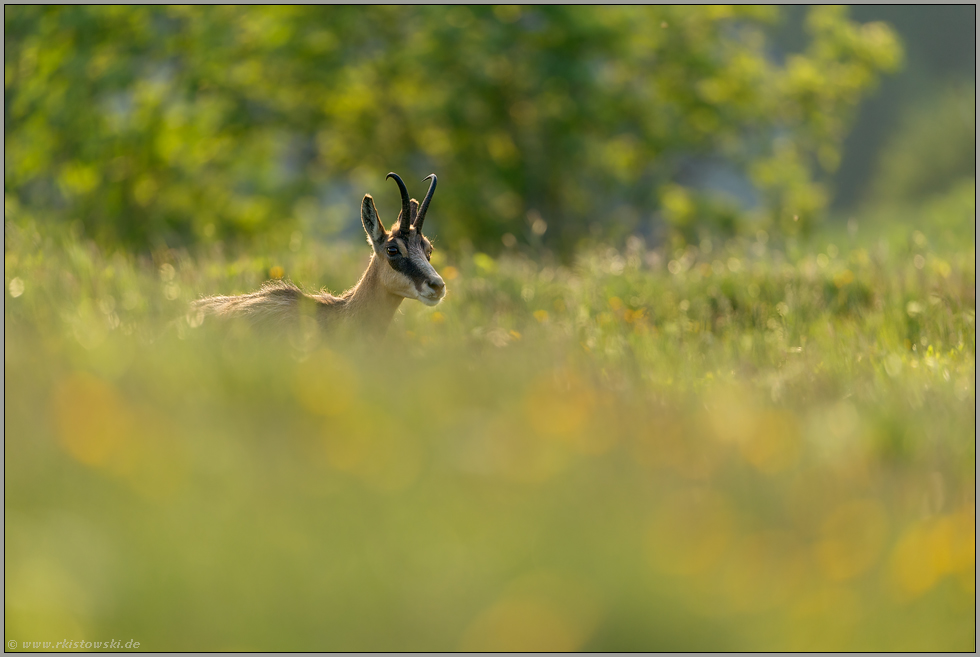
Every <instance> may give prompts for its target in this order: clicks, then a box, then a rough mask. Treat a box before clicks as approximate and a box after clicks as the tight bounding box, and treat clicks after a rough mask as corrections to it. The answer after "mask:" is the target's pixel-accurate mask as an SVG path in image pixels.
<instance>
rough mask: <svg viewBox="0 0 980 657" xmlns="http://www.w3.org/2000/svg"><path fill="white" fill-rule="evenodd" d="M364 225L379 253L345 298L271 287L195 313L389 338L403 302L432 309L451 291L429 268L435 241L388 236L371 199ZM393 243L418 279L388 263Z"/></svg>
mask: <svg viewBox="0 0 980 657" xmlns="http://www.w3.org/2000/svg"><path fill="white" fill-rule="evenodd" d="M411 206H412V207H411V209H412V215H413V216H414V214H415V212H416V211H417V208H418V202H417V201H415V199H412V200H411ZM400 218H401V217H400V216H399V219H400ZM361 221H362V222H363V224H364V230H365V232H366V233H367V235H368V242H369V243H370V244H371V246H372V248H373V250H374V253H372V254H371V260H370V262H369V263H368V266H367V269H366V270H365V272H364V275H363V276H361V279H360V280H359V281H358V282H357V284H356V285H355V286H354V287H352V288H350V289H349V290H347V291H346V292H344V293H343V294H341V295H340V296H339V297H337V296H333V295H331V294H329V293H327V292H324V291H321V292H317V293H307V292H303V291H302V290H301V289H300V288H298V287H296V286H295V285H293V284H292V283H289V282H284V281H269V282H267V283H265V284H263V285H262V287H261V289H259V290H258V291H257V292H252V293H250V294H241V295H237V296H213V297H206V298H204V299H199V300H197V301H195V302H194V303H193V308H194V309H196V310H198V311H201V312H203V313H205V315H210V316H213V317H216V318H222V319H230V318H238V319H242V320H245V321H246V322H248V323H249V324H250V325H252V326H255V327H256V328H265V329H270V330H283V329H288V328H290V327H293V326H296V325H297V324H299V322H300V321H301V320H302V318H303V317H304V316H305V317H311V318H313V319H315V321H316V323H317V325H319V327H320V328H321V329H325V330H329V331H331V332H333V331H337V330H340V331H343V332H345V333H354V334H371V335H383V334H384V333H385V331H386V330H387V328H388V325H389V324H390V323H391V320H392V318H393V317H394V315H395V311H396V310H398V306H399V305H401V302H402V299H405V298H409V299H418V300H419V301H422V302H423V303H425V304H426V305H435V304H437V303H439V301H440V300H441V299H442V296H444V295H445V285H444V283H443V281H442V278H440V277H439V275H438V274H437V273H436V272H435V270H434V269H432V266H431V265H430V264H429V263H428V254H429V253H430V252H431V250H432V245H431V244H430V243H429V241H428V240H427V239H426V238H425V237H424V236H423V235H421V233H418V232H416V231H415V229H414V227H412V228H410V229H408V230H407V231H406V232H405V233H404V234H403V236H404V237H405V238H406V239H408V242H406V241H405V240H404V239H401V238H399V237H395V230H397V226H396V227H395V230H393V232H391V233H389V232H387V231H386V230H385V229H384V226H383V225H382V224H381V220H380V219H379V218H378V215H377V209H376V208H375V207H374V199H372V198H371V196H370V195H365V196H364V200H363V202H362V204H361ZM389 243H391V244H395V245H396V246H397V248H398V250H399V252H400V253H401V254H402V256H407V257H408V258H410V259H411V261H412V265H413V266H412V268H411V269H410V270H405V271H417V272H418V274H417V275H416V274H413V276H414V278H412V277H409V276H407V275H405V274H404V273H402V272H401V271H397V270H396V269H395V267H394V266H393V265H390V264H389V262H388V261H387V260H386V256H385V255H384V254H385V248H386V244H389ZM430 281H431V283H430ZM436 284H438V286H441V289H439V290H438V293H437V295H436V296H434V295H433V292H434V291H436V288H432V287H426V286H427V285H429V286H431V285H436ZM423 290H424V291H423Z"/></svg>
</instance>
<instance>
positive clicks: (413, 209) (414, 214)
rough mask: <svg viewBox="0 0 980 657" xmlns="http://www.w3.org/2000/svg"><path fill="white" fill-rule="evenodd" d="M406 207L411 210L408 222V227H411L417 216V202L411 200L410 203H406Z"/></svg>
mask: <svg viewBox="0 0 980 657" xmlns="http://www.w3.org/2000/svg"><path fill="white" fill-rule="evenodd" d="M408 207H409V208H411V212H412V216H411V218H410V219H409V221H408V225H410V226H411V225H412V224H414V223H415V218H416V217H417V216H419V202H418V201H416V200H415V199H414V198H413V199H412V200H411V201H409V202H408Z"/></svg>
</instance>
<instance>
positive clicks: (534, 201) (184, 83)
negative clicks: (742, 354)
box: [4, 6, 901, 252]
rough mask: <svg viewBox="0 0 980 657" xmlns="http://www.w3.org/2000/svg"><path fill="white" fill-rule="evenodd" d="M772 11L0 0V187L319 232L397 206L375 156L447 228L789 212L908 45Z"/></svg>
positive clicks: (136, 210)
mask: <svg viewBox="0 0 980 657" xmlns="http://www.w3.org/2000/svg"><path fill="white" fill-rule="evenodd" d="M777 20H778V10H777V9H774V8H767V7H763V8H757V7H744V6H737V7H685V6H675V7H636V6H634V7H579V6H573V7H568V6H564V7H563V6H537V7H512V6H508V7H502V6H497V7H486V6H472V7H470V6H455V7H445V6H440V7H406V6H394V7H390V6H389V7H349V6H324V7H284V6H280V7H210V6H209V7H161V6H152V7H119V6H61V7H39V6H9V7H7V8H6V9H5V16H4V29H5V35H6V39H5V70H4V90H5V93H4V101H5V102H4V119H5V122H4V125H5V137H6V149H5V178H4V190H5V200H6V206H7V207H8V208H19V210H18V212H19V213H20V214H25V213H26V214H27V215H30V216H34V217H36V218H38V219H40V220H45V221H49V220H50V221H75V220H77V221H80V222H81V223H82V224H83V226H84V228H85V230H86V232H87V233H88V234H90V235H92V236H94V237H96V238H97V239H99V240H100V241H103V242H106V243H122V244H126V245H129V246H135V247H141V248H145V247H147V246H151V245H153V244H156V243H160V242H164V243H167V244H171V245H173V244H180V243H191V242H195V241H210V240H216V239H231V238H236V239H237V238H248V237H249V236H253V235H257V234H260V233H264V232H268V231H275V232H279V231H289V230H292V229H294V228H296V227H297V226H298V227H300V228H301V229H302V230H306V231H314V232H317V233H319V234H321V235H323V234H328V233H330V232H337V231H342V230H343V229H345V228H346V227H347V226H348V225H350V226H351V230H352V231H353V230H355V229H356V228H357V225H356V208H357V200H358V198H359V196H360V195H361V194H363V193H364V192H368V191H370V192H371V193H373V194H374V195H375V196H376V197H379V203H380V204H381V206H382V212H385V209H386V208H385V207H384V206H385V205H387V206H388V208H390V209H389V212H388V214H389V216H393V214H394V212H395V208H396V207H397V203H396V202H395V199H396V198H397V197H396V196H395V195H394V194H393V193H392V194H391V198H392V200H391V201H390V202H388V200H387V197H386V196H385V195H384V193H383V191H382V190H383V189H384V187H385V183H384V175H385V174H386V173H387V172H388V171H391V170H394V171H398V172H400V173H402V174H403V176H405V177H406V178H408V177H409V176H416V177H417V178H419V179H421V178H422V177H423V176H424V175H426V174H428V173H430V172H433V171H434V172H436V173H438V175H439V177H440V182H441V184H440V187H439V192H438V197H437V199H436V202H435V203H434V204H433V211H434V214H436V215H437V216H438V219H437V221H434V222H433V226H436V225H438V226H439V229H438V231H439V236H440V238H441V240H442V241H443V242H444V243H445V242H449V243H450V244H455V243H459V241H460V240H463V239H468V240H471V241H472V242H474V243H477V244H490V243H496V244H499V243H500V242H499V240H500V238H501V236H502V235H503V234H505V233H511V234H514V235H516V236H518V237H519V238H522V239H527V240H528V241H531V242H534V243H537V240H538V239H541V238H543V239H544V240H545V242H546V243H547V244H548V245H550V246H552V247H553V248H556V249H558V250H561V251H565V252H568V251H570V250H572V249H573V248H574V246H575V245H576V243H577V242H578V240H580V239H582V238H583V237H586V236H588V235H590V234H598V235H600V236H605V237H612V238H615V237H616V236H617V235H620V234H623V233H626V232H629V231H633V230H637V229H643V228H644V227H645V226H646V227H648V226H650V225H651V224H653V223H658V222H659V223H662V224H663V225H665V226H668V227H669V229H670V232H671V234H672V235H673V236H674V237H675V238H678V239H692V238H694V237H696V235H697V233H698V231H703V230H709V229H710V230H723V231H729V232H731V231H736V230H739V229H740V227H742V226H745V225H752V226H756V225H758V226H765V227H773V226H775V227H776V228H777V229H778V230H782V231H788V232H792V231H796V230H800V229H801V228H804V227H805V226H807V225H808V224H809V223H810V222H811V221H812V220H813V219H814V218H815V217H817V216H818V215H819V212H820V210H821V209H822V208H823V207H824V206H825V205H826V203H827V200H828V199H827V192H826V190H825V188H824V187H823V186H822V185H821V184H820V183H819V182H818V179H819V177H820V175H821V173H820V171H821V170H822V171H832V170H833V169H834V168H835V167H836V165H837V162H838V161H839V158H840V154H839V150H840V144H841V141H842V139H843V137H844V135H845V132H846V129H847V126H848V121H849V119H850V116H851V114H852V112H853V110H854V108H855V106H856V104H857V103H858V101H859V100H860V98H861V95H862V94H863V93H865V92H866V91H867V90H868V89H869V88H870V87H871V86H872V85H873V83H874V81H875V79H876V76H877V75H878V74H879V73H880V72H882V71H887V70H892V69H894V68H895V67H896V66H897V65H898V63H899V58H900V56H901V51H900V46H899V45H898V43H897V40H896V39H895V37H894V35H893V33H892V32H891V31H890V29H889V28H888V27H887V26H885V25H883V24H880V23H870V24H866V25H857V24H854V23H852V22H850V21H848V20H847V17H846V13H845V10H844V9H842V8H834V7H818V8H815V9H813V10H811V12H810V14H809V18H808V30H809V33H810V35H811V41H810V43H809V44H808V45H807V47H806V49H805V50H803V51H802V52H801V53H798V54H793V55H790V56H788V57H787V58H786V59H785V61H784V62H777V61H774V57H773V56H771V55H770V53H769V50H767V41H766V30H767V29H769V28H770V27H771V26H772V25H773V24H774V23H775V22H776V21H777ZM712 171H722V172H724V173H725V175H727V176H729V178H731V179H732V180H737V181H744V182H739V184H740V185H742V186H743V187H745V188H746V189H748V190H749V192H750V193H749V194H747V195H746V194H742V196H746V197H747V198H748V200H747V201H746V200H744V199H743V200H742V201H739V200H738V198H737V196H738V195H737V194H736V195H735V196H734V197H733V196H732V195H728V196H726V195H725V194H724V192H723V189H719V186H718V185H713V184H712V183H711V175H708V174H710V173H711V172H712ZM706 172H707V174H706ZM715 177H717V176H715ZM389 185H390V183H389ZM721 187H724V185H722V186H721ZM736 187H737V185H736ZM794 217H795V218H796V219H798V220H796V221H794ZM8 220H10V219H9V218H8ZM542 232H543V235H542Z"/></svg>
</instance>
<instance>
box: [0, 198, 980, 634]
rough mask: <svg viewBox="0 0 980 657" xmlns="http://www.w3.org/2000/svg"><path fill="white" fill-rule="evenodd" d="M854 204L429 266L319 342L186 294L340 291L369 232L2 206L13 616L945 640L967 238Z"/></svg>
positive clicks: (142, 628) (970, 443)
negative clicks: (11, 211) (437, 287)
mask: <svg viewBox="0 0 980 657" xmlns="http://www.w3.org/2000/svg"><path fill="white" fill-rule="evenodd" d="M969 203H970V201H969V200H967V202H966V205H965V206H964V207H963V208H962V212H964V213H965V214H964V217H965V218H966V219H968V218H969V214H968V213H969V212H970V206H969ZM437 222H438V215H434V217H433V220H432V223H433V230H434V229H435V225H436V224H437ZM854 225H855V224H852V228H853V227H854ZM857 225H858V230H856V231H850V232H848V231H838V232H837V233H834V232H832V231H829V230H828V231H824V232H822V233H820V234H818V235H816V236H814V237H813V238H812V239H809V240H806V241H785V240H782V241H777V240H775V239H772V238H769V236H768V235H767V234H766V233H765V232H763V231H760V232H759V233H758V234H757V235H755V236H754V237H753V238H746V239H741V240H730V241H728V242H718V243H711V242H710V240H704V241H702V242H701V243H700V244H699V245H697V246H690V247H687V248H685V249H679V250H676V251H670V250H665V249H648V248H646V247H645V246H644V244H643V243H642V241H641V240H640V239H636V238H634V239H631V240H630V241H629V242H628V243H627V244H626V245H624V247H623V248H622V249H615V248H612V247H603V248H599V247H596V248H594V249H591V250H587V251H584V252H583V253H581V254H580V255H579V256H578V257H577V258H576V259H575V261H574V262H573V263H570V264H566V265H563V264H561V263H560V262H558V261H554V262H542V261H539V260H538V259H534V258H530V257H527V256H522V255H520V254H517V253H513V254H511V255H506V254H504V255H502V256H500V257H498V258H492V257H490V256H489V255H486V254H483V253H474V252H471V253H463V252H459V253H455V254H451V255H445V254H442V253H441V252H440V251H437V252H436V254H437V255H436V256H435V257H434V260H433V261H434V263H435V264H436V267H437V269H438V270H440V271H441V273H442V275H443V277H444V278H445V279H446V281H447V284H448V287H449V295H448V297H447V298H446V299H445V301H444V302H443V303H442V304H441V305H439V306H438V307H436V308H434V309H432V308H425V307H423V306H422V305H421V304H418V303H416V302H408V301H406V302H404V303H403V305H402V308H401V310H400V311H399V314H398V315H397V316H396V318H395V321H394V322H393V324H392V326H391V327H390V329H389V331H388V335H387V337H386V339H385V340H384V341H382V342H380V343H372V342H368V341H364V342H354V343H335V342H331V340H330V337H329V335H321V334H319V333H317V332H316V331H311V330H308V329H307V330H304V329H303V328H302V327H300V328H297V330H296V331H295V332H292V333H284V334H277V335H255V334H251V333H248V332H246V331H244V330H242V328H243V327H240V326H237V325H231V326H213V325H211V324H210V323H209V322H208V321H207V320H206V319H203V318H202V317H201V316H199V315H195V314H194V313H193V312H189V306H188V302H189V301H191V300H193V299H195V298H197V297H198V296H200V295H202V294H205V293H232V292H245V291H249V290H252V289H255V288H256V287H257V286H258V285H259V284H261V282H262V281H264V280H266V279H267V278H268V277H269V276H270V272H271V275H273V276H285V277H287V278H290V279H292V280H294V281H296V282H298V283H303V284H304V285H307V286H309V287H310V288H318V287H320V286H325V287H327V288H328V289H331V290H333V291H335V292H336V291H339V290H341V289H343V288H344V287H345V285H349V284H352V283H353V282H354V281H355V280H356V278H357V276H358V275H359V273H360V271H361V269H362V268H363V266H364V265H365V263H366V260H367V256H368V253H369V249H368V247H367V245H362V244H353V245H341V246H334V247H330V246H325V245H323V244H319V243H300V244H297V243H296V242H295V241H294V242H293V243H292V248H289V247H279V248H278V249H277V248H276V247H275V245H270V246H269V247H268V250H267V251H265V252H262V253H245V252H241V253H235V254H231V253H224V252H221V251H212V252H203V251H202V252H200V253H196V254H191V253H189V252H187V251H173V250H171V251H166V252H160V253H157V254H156V255H155V256H154V257H153V258H149V257H142V258H140V257H134V256H131V255H127V254H126V253H125V252H120V251H117V252H114V253H109V252H107V251H103V250H100V249H99V248H97V247H95V246H94V245H93V244H92V243H90V242H87V241H84V240H80V239H77V238H75V237H72V236H71V234H70V233H69V232H67V231H63V232H62V233H60V234H57V235H51V234H42V233H41V232H40V231H39V229H38V228H36V227H34V226H33V225H31V224H28V226H27V227H26V228H24V229H19V228H15V227H13V226H12V225H11V224H8V228H7V234H6V245H7V249H6V253H5V283H6V288H7V289H6V297H5V344H4V353H5V363H4V376H5V400H4V401H5V407H6V411H5V416H4V419H5V421H4V428H5V436H6V438H5V492H6V502H5V505H6V506H5V511H6V518H5V534H6V552H5V566H6V572H7V576H6V589H5V593H6V625H7V636H8V637H11V638H16V639H19V640H31V639H34V637H37V640H39V641H42V640H54V641H57V640H61V639H70V638H74V637H79V638H82V639H86V638H88V637H92V638H91V639H88V640H99V638H100V637H105V638H106V639H119V638H123V639H125V640H128V639H136V640H138V641H140V642H141V645H142V646H143V647H145V648H147V649H160V650H190V649H210V650H227V649H267V650H274V649H296V650H302V649H313V648H315V649H326V650H454V649H478V650H508V649H521V650H551V649H557V650H578V649H581V650H592V649H595V650H675V649H677V650H679V649H705V650H757V649H761V650H787V649H788V650H793V649H820V650H839V649H854V650H906V649H921V650H933V649H941V650H970V649H972V647H973V645H974V636H973V628H974V624H973V619H974V614H975V590H974V582H975V502H974V500H975V498H974V490H975V455H976V452H975V440H974V426H975V421H976V410H975V400H976V390H975V358H976V350H975V344H976V341H975V319H976V315H975V296H974V295H975V277H976V271H975V249H974V247H973V246H972V245H965V246H964V245H962V244H960V245H955V246H953V245H950V246H946V247H942V246H934V243H937V244H940V245H941V244H942V243H943V240H942V235H941V233H937V234H936V235H935V236H934V237H933V238H932V239H930V237H927V236H926V235H925V234H924V233H923V232H920V231H917V230H904V229H894V228H893V230H892V231H891V233H888V231H879V233H880V235H876V236H873V237H872V236H869V235H866V234H865V233H868V232H869V231H873V230H874V228H873V227H872V228H867V227H865V226H862V225H860V224H857ZM889 235H890V237H889ZM831 240H833V241H831ZM130 635H132V636H130Z"/></svg>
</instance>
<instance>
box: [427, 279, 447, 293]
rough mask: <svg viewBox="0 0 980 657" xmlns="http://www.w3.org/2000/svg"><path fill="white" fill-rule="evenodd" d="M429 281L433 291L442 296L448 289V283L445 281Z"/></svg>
mask: <svg viewBox="0 0 980 657" xmlns="http://www.w3.org/2000/svg"><path fill="white" fill-rule="evenodd" d="M428 283H429V287H431V288H432V291H433V292H435V293H436V294H438V295H440V296H442V293H443V292H445V291H446V284H445V283H443V282H442V281H441V280H440V281H431V280H430V281H428Z"/></svg>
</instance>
